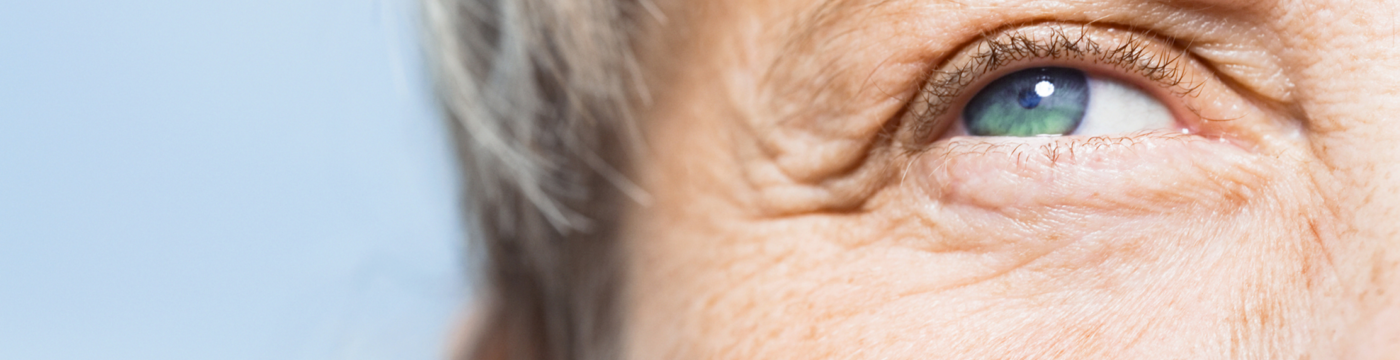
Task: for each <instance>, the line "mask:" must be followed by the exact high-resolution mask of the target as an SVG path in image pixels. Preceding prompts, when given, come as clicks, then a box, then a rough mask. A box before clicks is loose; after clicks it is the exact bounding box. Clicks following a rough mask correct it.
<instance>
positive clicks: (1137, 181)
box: [905, 131, 1267, 212]
mask: <svg viewBox="0 0 1400 360" xmlns="http://www.w3.org/2000/svg"><path fill="white" fill-rule="evenodd" d="M1257 158H1258V156H1256V155H1254V154H1253V153H1251V152H1248V151H1245V150H1244V149H1241V148H1239V147H1237V146H1235V145H1233V144H1231V143H1229V142H1220V141H1214V140H1209V139H1206V138H1203V137H1199V136H1190V135H1182V134H1181V133H1180V132H1171V131H1154V132H1142V133H1136V134H1131V135H1128V136H1104V137H1077V136H1076V137H1040V138H971V137H958V138H954V139H950V140H945V141H940V142H939V143H938V144H936V145H935V146H934V147H933V148H931V149H929V150H928V151H927V152H925V153H922V154H920V155H919V156H917V157H916V158H915V159H914V161H915V163H914V164H913V167H912V168H911V169H910V171H911V174H909V176H906V178H905V179H906V181H908V183H906V185H912V186H915V187H918V188H920V189H921V190H922V191H923V192H924V193H925V194H926V195H927V196H928V197H929V200H931V201H934V202H936V203H939V204H943V205H945V206H970V207H974V208H982V209H986V210H990V211H993V212H1015V211H1021V210H1034V209H1036V208H1047V207H1054V208H1061V209H1082V210H1085V211H1114V212H1123V211H1137V212H1142V211H1161V212H1165V211H1173V209H1176V208H1179V207H1181V206H1220V207H1222V208H1225V207H1229V206H1236V205H1238V204H1236V203H1235V202H1231V201H1226V200H1229V199H1240V198H1244V197H1248V195H1247V194H1248V193H1250V190H1249V189H1250V188H1252V187H1254V186H1257V184H1263V183H1267V182H1266V181H1263V175H1262V174H1264V173H1266V171H1264V170H1263V169H1262V168H1261V167H1260V166H1259V164H1260V162H1259V161H1255V159H1257ZM1232 204H1233V205H1232ZM1222 210H1226V209H1222Z"/></svg>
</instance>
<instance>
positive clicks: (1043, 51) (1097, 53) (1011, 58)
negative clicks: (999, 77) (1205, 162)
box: [912, 23, 1204, 139]
mask: <svg viewBox="0 0 1400 360" xmlns="http://www.w3.org/2000/svg"><path fill="white" fill-rule="evenodd" d="M1101 28H1106V29H1101ZM1118 31H1121V32H1118ZM1096 32H1102V33H1112V36H1095V35H1094V33H1096ZM1096 37H1097V38H1099V39H1100V40H1095V38H1096ZM1171 45H1173V44H1171V42H1170V41H1169V40H1164V39H1159V38H1156V37H1154V36H1152V35H1149V34H1144V33H1142V32H1139V31H1134V30H1132V29H1122V28H1119V27H1112V26H1105V25H1098V24H1096V25H1090V24H1064V23H1051V24H1033V25H1021V26H1016V27H1014V28H1012V29H1010V30H1005V31H999V32H994V33H992V34H991V35H989V36H983V37H982V38H980V39H978V40H977V41H976V42H974V43H973V44H972V45H970V46H968V47H965V49H967V50H963V51H960V52H959V53H957V54H956V55H954V56H953V57H951V58H949V59H948V60H947V61H946V63H945V64H942V65H941V66H940V68H941V69H942V70H935V71H933V72H932V73H931V74H930V75H929V76H928V80H926V81H925V82H924V83H923V85H922V86H921V89H920V90H921V91H920V92H921V95H920V96H919V97H920V98H921V99H923V103H922V104H919V105H922V106H921V107H922V109H919V110H916V111H913V112H912V115H914V116H915V117H916V118H917V119H921V120H922V121H916V122H915V124H914V129H913V130H914V133H915V136H916V138H920V139H926V138H928V135H931V133H932V132H934V131H935V130H936V129H937V128H939V127H940V126H942V125H944V124H938V123H935V122H934V121H933V119H938V118H941V117H942V116H943V115H944V114H945V113H947V112H948V111H949V110H950V108H951V107H952V106H953V105H954V102H953V101H952V100H953V99H956V98H958V97H959V96H962V95H963V94H964V93H965V92H966V91H967V90H968V88H970V87H971V86H972V85H973V84H976V83H978V82H979V80H981V79H982V78H984V77H985V76H986V75H987V74H989V73H994V72H997V71H998V70H1001V69H1002V68H1004V67H1006V66H1009V65H1011V64H1013V63H1017V62H1019V61H1023V60H1027V59H1046V60H1059V59H1077V60H1080V61H1087V62H1090V63H1093V64H1100V65H1107V66H1111V67H1115V68H1119V69H1121V70H1123V71H1128V72H1132V73H1135V74H1137V75H1139V76H1141V77H1143V78H1146V79H1148V80H1150V81H1152V82H1154V83H1157V84H1159V85H1160V86H1161V87H1162V88H1166V89H1169V91H1171V92H1172V93H1174V94H1175V95H1178V96H1189V95H1192V94H1193V93H1194V92H1195V91H1196V90H1198V89H1199V88H1200V87H1201V86H1203V85H1204V82H1202V81H1200V80H1199V79H1196V78H1194V77H1192V76H1188V72H1189V70H1187V67H1188V66H1189V65H1188V64H1187V63H1186V62H1188V61H1195V60H1194V59H1191V57H1192V56H1191V54H1190V52H1189V51H1187V50H1185V49H1178V48H1176V47H1175V46H1171ZM1166 49H1170V50H1172V51H1163V50H1166Z"/></svg>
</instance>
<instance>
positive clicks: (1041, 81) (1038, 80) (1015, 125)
mask: <svg viewBox="0 0 1400 360" xmlns="http://www.w3.org/2000/svg"><path fill="white" fill-rule="evenodd" d="M1088 104H1089V84H1088V78H1087V77H1085V76H1084V72H1082V71H1079V70H1075V69H1069V68H1058V67H1044V68H1033V69H1026V70H1021V71H1017V72H1014V73H1011V74H1008V75H1006V76H1003V77H1001V78H1000V79H997V80H996V81H993V82H992V83H991V84H987V87H985V88H983V89H982V91H981V92H978V93H977V95H976V96H973V97H972V100H971V101H968V103H967V107H965V108H964V109H963V122H964V124H966V125H967V131H968V133H970V134H972V135H978V136H1036V135H1063V134H1068V133H1070V132H1072V131H1074V129H1075V128H1077V127H1079V122H1080V121H1081V120H1083V119H1084V110H1085V109H1086V108H1087V107H1088Z"/></svg>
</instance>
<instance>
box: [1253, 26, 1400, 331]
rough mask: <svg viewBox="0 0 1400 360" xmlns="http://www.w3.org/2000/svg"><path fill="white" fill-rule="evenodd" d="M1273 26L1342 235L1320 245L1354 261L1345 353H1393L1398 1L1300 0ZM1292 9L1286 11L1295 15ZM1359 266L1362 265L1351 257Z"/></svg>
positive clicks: (1398, 308)
mask: <svg viewBox="0 0 1400 360" xmlns="http://www.w3.org/2000/svg"><path fill="white" fill-rule="evenodd" d="M1299 1H1300V2H1310V3H1312V4H1309V5H1308V6H1298V7H1297V8H1300V9H1305V10H1300V11H1302V12H1306V13H1307V14H1306V15H1297V16H1291V18H1292V19H1294V20H1291V21H1283V22H1281V24H1280V25H1278V29H1281V30H1282V31H1281V32H1283V33H1284V34H1282V35H1283V36H1281V38H1283V39H1286V40H1284V41H1283V43H1284V44H1283V46H1282V50H1280V53H1281V54H1284V57H1285V58H1286V59H1288V60H1289V62H1290V64H1289V66H1288V68H1289V69H1290V70H1289V72H1290V76H1291V77H1292V78H1293V79H1292V80H1293V82H1294V83H1295V84H1296V85H1297V86H1296V87H1295V93H1294V94H1293V95H1294V96H1293V103H1291V104H1288V105H1289V106H1291V107H1293V109H1294V110H1295V111H1296V115H1297V116H1298V117H1300V119H1297V120H1299V121H1301V122H1302V125H1303V128H1304V129H1306V136H1305V138H1306V139H1307V141H1309V143H1310V144H1309V145H1310V146H1311V148H1312V149H1313V156H1315V158H1316V160H1317V166H1315V167H1313V169H1314V174H1312V175H1313V176H1314V178H1315V179H1317V182H1318V183H1319V184H1320V185H1321V186H1320V188H1321V189H1322V190H1321V192H1322V195H1323V197H1324V198H1326V203H1327V204H1328V205H1327V206H1328V207H1329V209H1326V210H1329V211H1335V212H1336V213H1337V217H1336V218H1337V219H1338V222H1339V224H1338V225H1339V226H1341V227H1342V230H1341V234H1343V238H1342V239H1339V241H1336V242H1335V243H1333V244H1325V245H1324V248H1327V252H1328V253H1329V254H1332V256H1333V261H1335V262H1350V263H1351V264H1357V265H1356V266H1354V269H1351V270H1348V271H1350V273H1345V274H1340V276H1344V277H1351V279H1350V281H1348V282H1350V283H1352V284H1354V285H1355V288H1354V289H1353V291H1352V293H1351V294H1349V296H1353V298H1352V300H1354V303H1355V304H1356V305H1357V309H1359V313H1361V314H1365V315H1364V316H1362V320H1360V321H1361V323H1360V324H1357V326H1354V327H1353V329H1355V331H1357V332H1358V333H1356V334H1354V335H1355V338H1356V339H1358V340H1357V341H1356V342H1354V343H1353V348H1351V349H1349V351H1350V352H1351V353H1352V354H1354V355H1356V356H1354V357H1353V358H1358V359H1359V358H1368V359H1369V358H1393V357H1394V356H1395V355H1394V354H1400V343H1397V342H1396V341H1395V339H1397V338H1400V1H1376V2H1349V1H1344V0H1323V1H1305V0H1299ZM1295 15H1296V14H1295ZM1360 264H1364V265H1360Z"/></svg>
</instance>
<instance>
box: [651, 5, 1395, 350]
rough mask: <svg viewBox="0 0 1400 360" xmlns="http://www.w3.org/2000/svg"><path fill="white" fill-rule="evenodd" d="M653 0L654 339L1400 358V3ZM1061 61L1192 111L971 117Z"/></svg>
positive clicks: (767, 345) (802, 346)
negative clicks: (1165, 122)
mask: <svg viewBox="0 0 1400 360" xmlns="http://www.w3.org/2000/svg"><path fill="white" fill-rule="evenodd" d="M658 5H659V8H658V9H656V10H657V12H656V13H657V14H659V16H656V17H655V18H653V22H652V23H651V24H650V25H649V26H648V28H647V29H646V31H643V32H641V33H643V34H648V35H647V36H645V37H644V38H643V40H642V41H641V42H640V43H639V44H638V47H639V50H640V53H641V54H642V58H641V63H642V67H643V72H644V74H646V75H647V78H648V83H647V85H648V89H649V90H650V94H651V95H652V98H651V102H650V104H649V105H648V106H647V107H646V108H645V109H643V116H642V128H643V132H644V134H645V140H646V143H647V144H648V145H649V148H648V149H647V153H646V154H645V156H644V157H643V158H642V159H641V160H639V161H638V162H637V163H635V164H633V169H634V171H633V172H634V174H633V175H634V177H635V178H637V179H640V181H641V183H642V185H643V186H644V188H646V189H647V190H648V191H649V192H650V193H651V194H652V195H653V196H654V201H652V202H650V203H649V204H646V205H638V206H635V207H633V208H632V209H631V210H632V211H629V212H628V213H627V214H626V215H625V224H626V234H627V235H626V237H625V239H624V241H625V244H626V247H627V248H628V251H629V253H628V258H629V259H630V263H629V264H628V266H629V271H628V274H627V277H628V278H627V279H626V283H627V284H629V288H628V289H627V291H626V293H625V296H624V302H625V308H626V309H628V312H627V314H626V319H625V323H626V326H625V333H624V338H625V339H626V348H627V352H628V356H629V357H630V358H632V359H787V358H792V359H817V358H839V359H898V358H921V359H922V358H946V359H988V358H1008V359H1021V358H1025V359H1031V358H1034V359H1086V358H1101V359H1125V358H1132V359H1182V358H1191V359H1302V358H1308V359H1400V277H1397V276H1396V271H1397V270H1400V220H1398V219H1400V209H1398V208H1397V206H1400V115H1396V114H1400V2H1348V1H1341V0H1322V1H1224V0H1199V1H1145V0H1143V1H1139V0H1114V1H1075V0H1050V1H1022V0H1010V1H986V2H977V1H966V2H959V1H946V0H928V1H925V0H885V1H874V0H844V1H842V0H832V1H809V0H770V1H738V0H721V1H706V2H681V1H677V2H664V1H663V2H661V3H659V4H658ZM998 39H1001V40H998ZM1006 39H1011V40H1006ZM1055 39H1073V40H1074V41H1077V42H1074V44H1079V45H1085V44H1089V43H1090V42H1092V43H1093V44H1096V45H1100V48H1113V47H1112V46H1108V45H1112V44H1118V45H1122V44H1129V43H1131V44H1134V45H1132V46H1133V47H1132V49H1137V50H1139V51H1140V52H1142V53H1144V54H1146V55H1145V56H1139V57H1134V58H1132V59H1130V60H1132V61H1127V62H1122V61H1118V62H1115V61H1113V60H1112V59H1123V57H1122V56H1118V57H1113V56H1110V55H1111V54H1110V55H1105V53H1104V52H1098V53H1094V52H1092V51H1086V50H1082V49H1081V50H1078V51H1077V52H1075V51H1071V52H1064V51H1050V50H1053V49H1055V47H1054V46H1049V45H1047V44H1054V43H1055V41H1056V40H1055ZM1084 39H1088V40H1084ZM1016 40H1025V41H1023V43H1028V44H1040V45H1045V46H1042V47H1041V49H1040V50H1045V51H1029V52H1023V54H1022V55H1023V56H1009V57H1008V56H1006V54H1005V53H1004V52H1003V53H1001V55H998V56H1002V57H1001V58H998V59H1001V60H1004V61H999V62H1000V64H999V65H998V66H995V67H991V66H983V67H980V69H984V70H987V71H986V72H985V73H979V72H970V73H962V74H964V75H966V76H968V78H967V80H963V81H954V82H951V83H952V84H961V86H945V85H947V84H949V83H950V82H947V81H943V80H946V79H947V76H949V75H948V74H952V73H956V70H958V69H966V68H978V67H976V66H972V67H969V66H968V64H972V61H974V60H970V59H976V58H977V56H978V55H977V54H984V55H985V54H986V53H987V51H988V50H987V49H988V48H989V46H991V45H988V44H997V41H1008V42H1011V43H1014V42H1015V41H1016ZM1083 41H1089V42H1083ZM1031 48H1032V49H1034V48H1035V47H1034V46H1032V47H1031ZM1081 48H1082V46H1081ZM1060 49H1061V50H1063V46H1061V47H1060ZM1046 54H1051V55H1046ZM1054 54H1058V55H1054ZM1066 54H1068V55H1066ZM1119 55H1121V53H1120V54H1119ZM983 59H986V57H985V56H984V57H983ZM1152 59H1158V60H1157V62H1156V63H1153V62H1152V61H1153V60H1152ZM1162 59H1175V60H1173V61H1171V62H1170V63H1166V62H1163V61H1161V60H1162ZM1125 64H1127V65H1125ZM1132 64H1156V65H1155V66H1156V67H1151V68H1150V69H1146V70H1144V68H1143V67H1142V66H1134V65H1132ZM1163 64H1165V65H1163ZM1046 65H1054V66H1065V67H1074V68H1078V69H1084V70H1085V71H1091V72H1097V73H1100V74H1102V75H1105V76H1110V77H1114V78H1116V79H1120V80H1122V81H1123V82H1125V83H1131V84H1134V86H1138V87H1140V88H1142V89H1143V90H1144V91H1145V92H1147V93H1149V94H1150V95H1152V96H1154V98H1155V99H1157V100H1158V101H1160V102H1161V103H1162V104H1164V105H1166V106H1167V107H1168V108H1170V109H1172V114H1173V116H1174V117H1175V118H1176V120H1177V122H1178V123H1177V124H1176V125H1175V126H1176V127H1174V128H1169V129H1155V130H1153V129H1146V130H1148V131H1138V132H1129V133H1122V134H1111V135H1101V136H1079V135H1066V136H1060V137H1031V138H990V137H976V136H968V135H966V133H965V132H962V130H961V129H960V128H959V126H958V125H957V123H958V121H957V120H956V119H957V116H958V115H957V113H958V111H959V109H961V107H962V106H963V105H964V104H966V99H967V98H968V97H970V96H971V95H972V93H975V92H976V91H977V89H978V87H979V86H982V85H985V84H986V83H987V82H989V81H991V80H993V79H996V78H997V77H998V76H1001V75H1004V74H1006V73H1008V72H1011V71H1015V70H1019V69H1024V68H1027V67H1034V66H1046ZM1154 69H1155V70H1156V71H1157V72H1156V74H1158V75H1153V72H1152V71H1148V70H1154ZM1166 70H1170V71H1172V72H1171V74H1172V75H1171V76H1165V77H1164V76H1161V75H1160V74H1161V73H1162V72H1163V71H1166ZM1154 76H1155V78H1154ZM940 79H942V80H940ZM1164 79H1165V80H1164ZM1173 80H1174V81H1173ZM940 84H942V85H940ZM1182 130H1184V131H1182ZM1183 132H1184V133H1183Z"/></svg>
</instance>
